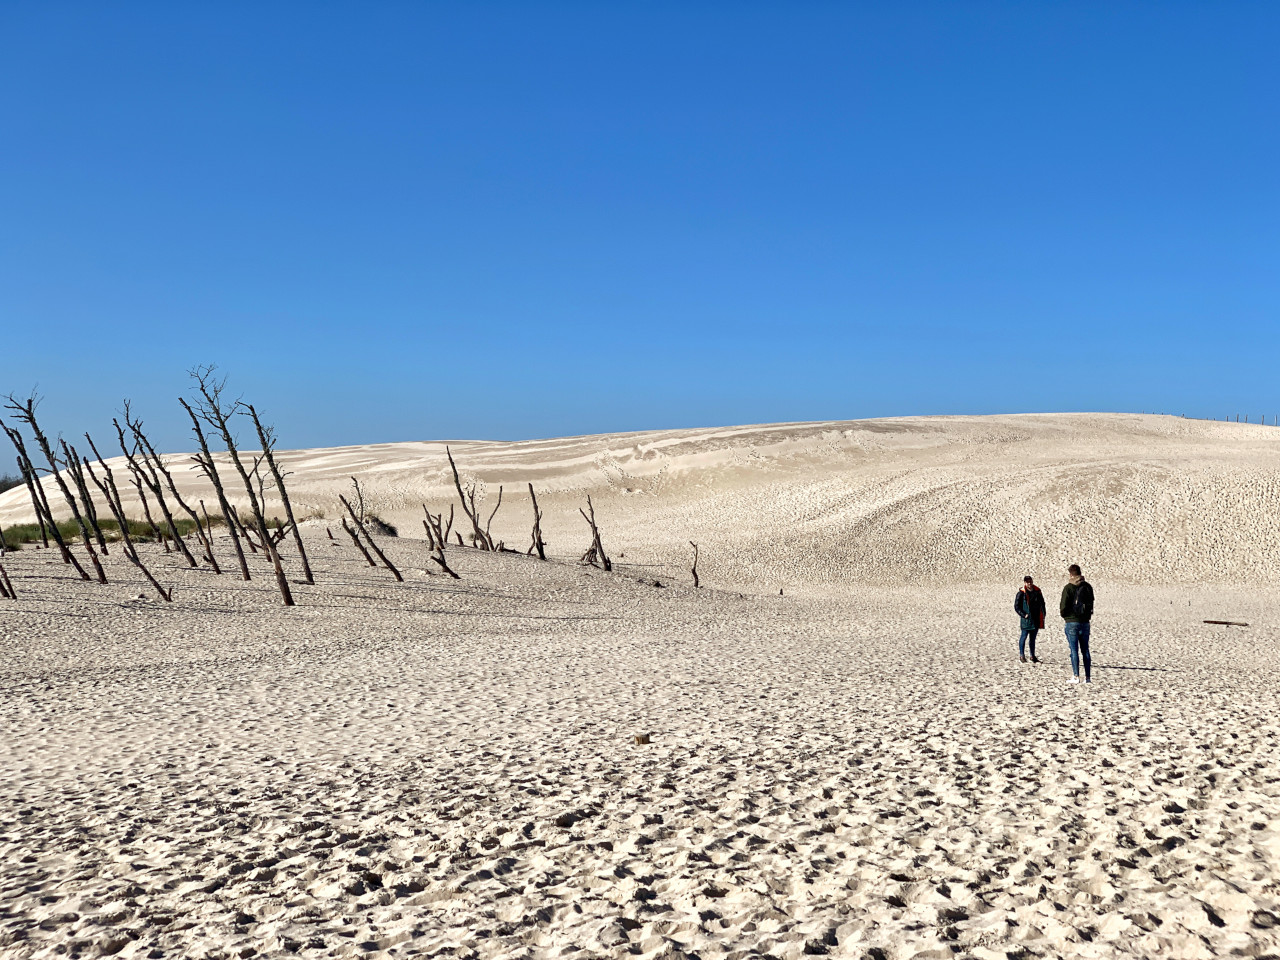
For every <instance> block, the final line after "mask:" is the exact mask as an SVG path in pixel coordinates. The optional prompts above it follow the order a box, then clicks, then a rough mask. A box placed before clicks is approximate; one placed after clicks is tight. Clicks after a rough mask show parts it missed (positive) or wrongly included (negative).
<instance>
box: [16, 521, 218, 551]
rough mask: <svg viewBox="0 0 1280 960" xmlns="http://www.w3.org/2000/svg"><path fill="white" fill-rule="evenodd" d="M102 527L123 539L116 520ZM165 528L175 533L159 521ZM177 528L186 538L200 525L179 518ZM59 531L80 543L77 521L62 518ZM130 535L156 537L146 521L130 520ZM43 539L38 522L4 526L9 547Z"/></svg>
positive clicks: (112, 536) (107, 533) (141, 539)
mask: <svg viewBox="0 0 1280 960" xmlns="http://www.w3.org/2000/svg"><path fill="white" fill-rule="evenodd" d="M209 519H210V522H211V523H212V524H213V525H214V526H218V525H219V524H221V523H222V518H221V517H210V518H209ZM98 526H100V527H102V533H103V536H105V537H106V538H107V540H109V541H116V540H120V539H122V538H121V536H120V524H118V523H116V522H115V521H114V520H106V519H103V518H99V519H98ZM157 526H159V527H160V529H161V530H164V531H165V532H166V533H167V534H168V535H169V536H173V530H172V528H170V527H169V525H168V524H167V523H160V524H157ZM174 526H175V527H176V528H177V532H178V536H180V537H185V536H186V535H187V534H189V533H195V530H196V525H195V524H194V523H193V522H192V521H190V520H185V519H184V520H177V521H176V522H175V524H174ZM58 532H59V533H61V534H62V539H64V540H66V541H67V542H68V543H72V542H79V540H80V527H79V526H77V524H76V522H75V521H74V520H59V521H58ZM129 536H130V537H132V538H133V541H134V543H149V542H151V541H152V540H154V539H155V536H154V535H153V534H152V532H151V527H150V526H149V525H148V524H147V522H146V521H145V520H130V521H129ZM39 542H40V526H39V524H35V523H15V524H14V525H13V526H11V527H5V528H4V547H5V549H6V550H20V549H22V545H23V544H24V543H39Z"/></svg>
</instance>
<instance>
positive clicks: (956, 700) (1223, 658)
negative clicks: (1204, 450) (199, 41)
mask: <svg viewBox="0 0 1280 960" xmlns="http://www.w3.org/2000/svg"><path fill="white" fill-rule="evenodd" d="M608 534H609V530H608V528H606V535H608ZM312 543H313V550H314V552H315V553H317V554H319V555H320V558H319V559H318V560H317V563H316V567H317V574H318V579H319V581H320V585H319V586H317V587H314V588H309V587H297V588H295V589H296V591H297V593H298V596H299V601H300V604H301V605H300V606H299V607H297V608H295V609H292V610H286V609H283V608H281V607H279V606H278V605H277V600H276V599H275V598H274V597H273V595H272V592H271V583H270V580H269V578H268V577H267V576H266V571H265V569H263V568H262V567H261V564H259V566H258V568H256V569H257V570H258V576H257V578H256V579H255V580H254V581H253V582H252V583H251V584H242V583H240V582H238V581H236V580H233V579H232V578H231V577H228V576H223V577H214V576H212V575H211V574H209V573H208V572H206V571H197V572H188V571H184V570H180V569H179V568H178V567H177V566H176V565H175V564H174V562H173V559H172V558H163V557H158V556H157V557H153V559H154V561H155V563H156V565H157V567H158V568H159V569H160V570H161V571H162V573H163V575H164V577H165V579H166V580H168V581H170V582H173V583H175V584H176V585H177V595H176V602H175V603H174V604H172V605H165V604H161V603H158V602H153V601H150V600H135V599H131V597H134V596H136V595H137V594H139V593H140V592H141V587H140V585H139V584H137V583H136V582H129V579H128V578H129V577H130V575H129V573H128V571H127V570H126V569H125V568H124V567H123V566H122V565H121V564H120V563H119V560H118V558H114V559H113V562H112V564H111V566H110V569H111V571H112V574H113V576H115V577H119V578H120V582H118V583H115V584H113V585H111V586H109V587H107V588H102V587H97V586H93V585H88V584H81V583H79V582H76V581H72V580H70V579H68V578H67V576H66V573H65V568H64V567H62V566H61V565H60V564H57V563H55V562H52V561H51V558H50V556H49V555H48V554H47V553H45V552H43V551H24V552H23V553H21V554H19V555H17V556H11V557H10V559H9V561H8V563H9V568H10V571H11V574H12V575H13V576H14V580H15V583H16V585H17V586H18V587H19V589H20V590H21V591H22V595H21V597H20V598H19V600H18V601H17V602H4V601H0V652H2V653H3V657H2V658H0V675H2V678H3V683H2V685H0V690H2V692H0V727H2V733H0V804H2V806H0V809H2V810H3V811H4V817H3V822H2V823H0V858H2V860H3V863H4V864H5V866H4V868H3V875H2V880H0V955H3V956H5V957H15V958H16V957H45V956H50V957H52V956H71V955H80V956H94V955H102V954H115V955H117V956H122V957H162V956H163V957H174V958H178V957H248V956H253V955H261V956H279V955H285V954H291V953H292V954H297V955H299V956H304V957H307V956H312V957H322V956H378V955H387V956H459V957H485V958H488V957H513V958H514V957H561V956H581V957H611V956H617V957H621V956H643V957H680V956H695V955H696V956H698V957H702V958H711V957H747V956H762V955H772V956H776V957H794V956H798V955H800V954H803V953H811V954H814V953H816V954H821V953H829V954H831V955H834V956H850V957H873V958H895V960H896V958H907V957H918V958H926V957H937V958H948V957H953V956H955V957H981V958H996V957H1030V956H1046V957H1056V956H1085V957H1095V956H1096V957H1112V956H1134V957H1154V956H1161V957H1207V956H1216V955H1232V954H1236V955H1244V956H1249V955H1264V954H1267V953H1270V952H1276V951H1280V943H1278V941H1280V928H1278V925H1280V904H1278V902H1277V901H1278V900H1280V890H1278V889H1277V876H1278V874H1277V870H1276V866H1277V856H1278V855H1280V832H1278V831H1277V827H1276V823H1277V814H1278V813H1280V800H1278V799H1277V792H1278V791H1280V772H1277V771H1280V766H1278V765H1277V761H1278V760H1280V757H1278V756H1277V752H1278V747H1277V737H1276V725H1275V717H1276V716H1277V706H1280V704H1278V703H1277V691H1278V690H1280V683H1278V680H1280V654H1277V643H1276V641H1277V639H1278V638H1280V631H1278V630H1277V626H1276V624H1275V622H1274V621H1273V619H1272V618H1271V615H1270V613H1269V611H1270V610H1273V609H1275V607H1274V602H1275V600H1276V599H1277V597H1276V595H1275V592H1274V591H1273V590H1271V589H1270V588H1252V589H1246V588H1243V587H1231V586H1215V587H1208V586H1205V587H1199V586H1197V587H1180V588H1175V587H1154V586H1150V587H1137V586H1118V585H1116V584H1114V583H1109V582H1107V581H1106V580H1105V579H1100V578H1097V577H1095V578H1094V581H1095V586H1096V587H1097V591H1098V598H1099V600H1098V603H1099V615H1098V617H1097V620H1096V621H1095V627H1094V656H1095V663H1096V682H1095V683H1094V684H1092V685H1091V686H1088V687H1085V686H1083V685H1081V686H1077V687H1072V686H1068V685H1067V684H1066V683H1065V679H1066V676H1067V668H1066V651H1065V642H1064V641H1063V639H1062V637H1061V631H1060V627H1059V625H1058V622H1057V620H1056V618H1051V624H1050V629H1048V630H1047V631H1046V632H1045V633H1044V634H1043V635H1042V639H1041V643H1040V650H1041V655H1042V656H1043V658H1044V661H1045V662H1044V663H1042V664H1040V665H1038V666H1030V665H1027V666H1023V665H1020V664H1018V663H1017V662H1016V657H1015V652H1016V650H1015V647H1016V626H1017V622H1016V618H1015V617H1014V615H1013V613H1012V610H1011V609H1010V607H1011V602H1012V595H1013V589H1014V586H1016V584H1006V583H1000V584H994V583H989V584H982V583H978V584H958V585H954V586H946V587H938V586H926V585H923V584H921V585H919V586H915V587H906V586H903V587H879V588H873V587H868V586H853V585H851V586H848V587H845V588H841V589H839V590H835V589H832V590H828V591H826V595H821V596H820V595H817V594H815V595H812V596H808V597H792V596H790V595H787V596H782V597H779V596H777V595H776V592H773V593H769V594H766V593H764V591H763V588H762V589H761V590H760V591H757V592H754V593H753V592H750V591H747V590H743V591H742V594H741V595H740V593H739V592H738V590H737V589H736V588H735V589H723V590H714V589H711V590H701V591H695V590H693V589H692V587H691V586H689V585H688V583H687V577H685V578H684V582H674V581H671V580H669V578H668V574H667V573H663V572H659V573H658V576H659V579H660V580H661V582H662V583H663V586H662V587H661V588H659V587H656V586H654V585H652V578H653V577H654V575H655V573H654V570H653V569H652V568H639V567H633V568H627V567H626V566H625V562H624V565H623V566H622V567H621V569H620V570H619V572H617V573H615V574H614V575H604V574H602V573H599V572H596V571H585V570H583V569H582V568H580V567H577V566H575V565H572V564H569V563H564V562H561V563H548V564H542V563H538V562H536V561H534V560H530V559H527V558H524V557H516V556H510V555H507V556H493V555H484V554H479V553H476V552H474V551H471V550H465V551H464V550H458V549H456V550H454V551H453V552H452V555H451V559H452V560H453V561H454V562H455V563H456V565H457V567H458V568H459V570H460V572H461V573H462V574H463V575H464V578H465V579H464V580H462V581H461V582H457V583H455V582H452V581H447V580H445V579H444V578H442V577H433V576H428V575H427V574H426V573H425V570H424V567H425V564H426V555H425V552H424V550H423V546H422V544H421V543H418V542H413V541H408V540H388V541H386V544H385V546H386V549H387V550H388V552H389V554H390V555H391V556H392V557H393V559H395V560H397V561H398V562H399V563H400V564H401V565H402V566H403V567H404V568H405V570H406V575H407V578H408V582H406V583H405V584H396V583H394V582H392V581H391V580H390V578H389V577H388V576H387V575H386V573H385V571H373V570H370V569H369V568H368V567H367V566H364V565H363V561H362V560H360V559H359V558H358V557H357V556H356V555H355V553H354V549H353V548H352V547H351V546H350V545H349V544H346V545H344V544H340V543H330V542H329V541H327V540H326V539H325V538H324V536H323V533H321V534H320V535H319V537H315V536H314V535H313V536H312ZM223 546H224V548H225V545H223ZM625 546H626V545H625V543H620V542H617V538H615V545H614V549H625ZM566 552H568V551H566ZM1041 579H1042V580H1045V581H1046V582H1047V584H1048V585H1049V586H1050V587H1053V586H1056V584H1055V583H1053V581H1052V580H1051V578H1050V577H1049V575H1048V573H1045V574H1042V576H1041ZM713 584H714V578H713ZM714 585H718V586H720V587H722V588H726V587H729V586H730V585H729V584H726V583H724V582H723V581H722V582H719V583H718V584H714ZM1228 617H1230V618H1233V619H1234V618H1235V617H1241V618H1242V619H1247V620H1249V622H1250V623H1251V626H1250V627H1248V628H1247V629H1240V628H1233V629H1225V628H1221V627H1218V628H1213V627H1207V626H1205V625H1203V624H1202V623H1200V621H1201V620H1203V619H1206V618H1228ZM637 734H649V735H650V737H651V743H649V744H648V745H638V744H636V743H635V740H634V738H635V736H636V735H637Z"/></svg>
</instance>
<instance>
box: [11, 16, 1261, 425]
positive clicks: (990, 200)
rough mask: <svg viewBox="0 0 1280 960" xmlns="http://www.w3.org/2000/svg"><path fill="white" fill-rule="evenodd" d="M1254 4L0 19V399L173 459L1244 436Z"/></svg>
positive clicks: (1254, 147) (1252, 249)
mask: <svg viewBox="0 0 1280 960" xmlns="http://www.w3.org/2000/svg"><path fill="white" fill-rule="evenodd" d="M1277 49H1280V6H1277V5H1275V4H1272V3H1230V4H1212V3H1178V2H1160V3H1155V2H1153V3H1125V2H1106V3H1048V2H1046V3H1025V2H1018V3H981V2H972V3H953V2H947V3H925V2H903V3H888V2H886V3H875V4H872V3H867V4H858V3H803V2H794V0H792V2H785V3H783V2H778V3H752V2H742V3H738V2H735V3H696V2H687V3H661V2H657V3H651V2H646V3H624V2H613V3H600V2H597V3H537V2H532V0H527V2H522V3H510V4H501V3H483V2H470V3H456V4H432V3H405V4H397V3H372V4H369V3H363V4H357V3H349V4H337V3H305V4H304V3H296V4H295V3H286V2H274V3H243V4H237V3H233V2H218V3H205V4H202V3H181V4H170V3H154V4H138V3H133V4H131V3H116V4H100V3H92V4H89V3H86V4H74V3H57V2H38V3H24V2H20V0H9V2H7V3H5V4H3V5H2V6H0V89H2V90H3V92H4V95H3V97H0V130H2V131H3V133H2V134H0V143H2V144H3V148H2V149H0V389H3V390H4V391H6V392H7V391H9V390H16V391H26V390H28V389H30V388H31V387H32V386H33V385H38V386H39V389H40V390H41V392H42V393H44V394H45V395H46V396H47V400H46V402H45V405H44V407H43V410H44V411H45V415H46V418H47V419H48V422H49V426H50V427H51V428H53V429H55V430H56V429H60V430H65V431H67V432H68V433H70V434H78V433H79V432H81V431H82V430H84V429H93V430H98V431H102V430H103V429H104V427H105V425H106V424H108V423H109V421H110V417H111V415H112V413H113V411H115V410H116V409H118V407H119V403H120V400H121V398H122V397H125V396H128V397H131V398H132V399H133V401H134V403H135V406H136V408H137V409H138V410H139V411H140V412H141V413H142V415H143V416H144V417H145V419H146V420H147V422H148V423H149V424H150V425H151V427H152V429H153V431H154V432H155V433H156V436H157V439H159V440H160V441H161V443H162V444H163V445H164V446H166V447H167V448H170V449H178V448H185V447H186V446H188V440H187V438H186V432H185V428H184V426H183V424H182V421H181V418H180V416H179V414H180V413H181V411H180V409H179V408H178V406H177V404H176V402H175V397H176V396H177V395H178V394H179V393H181V392H183V391H185V390H186V389H187V384H186V380H185V371H186V370H187V369H188V368H189V367H191V366H193V365H195V364H198V363H217V364H218V365H219V366H220V367H221V369H222V370H224V371H225V372H226V373H228V374H229V375H230V377H231V382H232V385H233V386H234V387H235V388H237V389H238V390H241V391H243V392H244V393H245V395H246V396H247V397H248V398H249V399H251V400H252V401H253V402H254V403H255V404H256V405H257V406H258V407H259V408H260V409H261V410H262V411H263V412H264V413H266V414H267V415H268V416H269V417H270V418H271V419H272V420H274V421H275V422H276V423H277V425H278V427H279V430H280V433H281V437H282V442H283V444H284V445H286V446H302V445H325V444H339V443H358V442H374V441H384V440H401V439H434V438H461V437H485V438H512V439H514V438H523V437H534V436H552V435H562V434H575V433H590V432H603V431H611V430H635V429H645V428H651V427H654V428H656V427H674V426H695V425H711V424H730V423H746V422H766V421H780V420H815V419H828V418H833V419H834V418H856V417H875V416H893V415H901V414H935V413H941V414H945V413H999V412H1020V411H1052V410H1133V411H1138V410H1149V411H1150V410H1157V411H1167V412H1176V413H1186V414H1188V415H1200V416H1214V415H1217V416H1221V415H1224V414H1228V413H1232V414H1234V413H1237V412H1240V413H1244V412H1250V413H1253V414H1255V415H1256V414H1261V413H1264V412H1265V413H1267V414H1268V415H1271V414H1273V413H1280V396H1277V391H1276V387H1275V384H1276V377H1275V374H1274V370H1275V367H1276V363H1277V361H1278V360H1280V324H1277V308H1278V307H1280V269H1277V268H1278V266H1280V263H1278V260H1280V256H1278V255H1280V178H1278V176H1277V173H1276V171H1277V170H1280V149H1278V148H1280V119H1278V118H1280V111H1277V109H1276V107H1275V99H1276V91H1277V90H1280V57H1277V56H1276V54H1275V51H1276V50H1277Z"/></svg>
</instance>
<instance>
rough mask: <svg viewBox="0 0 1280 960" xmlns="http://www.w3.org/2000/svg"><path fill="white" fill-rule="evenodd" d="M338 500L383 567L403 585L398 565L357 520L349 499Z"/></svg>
mask: <svg viewBox="0 0 1280 960" xmlns="http://www.w3.org/2000/svg"><path fill="white" fill-rule="evenodd" d="M338 499H339V500H340V501H342V505H343V506H344V507H346V508H347V513H348V514H350V515H351V519H352V520H354V521H355V524H356V529H357V530H359V531H360V532H361V533H362V534H364V538H365V540H366V541H368V544H369V546H370V547H371V548H373V552H374V553H376V554H377V555H378V559H379V560H381V561H382V565H383V566H384V567H386V568H387V569H388V570H390V571H391V574H392V576H394V577H395V578H396V579H397V580H398V581H400V582H401V583H403V582H404V577H402V576H401V575H400V571H399V570H397V569H396V565H395V564H394V563H392V562H391V561H390V560H388V559H387V555H386V554H385V553H383V552H382V549H381V548H380V547H379V546H378V544H377V543H375V542H374V539H373V537H371V536H369V531H368V530H366V529H365V527H364V524H363V523H361V522H360V520H359V519H357V517H356V512H355V510H353V509H352V508H351V504H350V503H348V502H347V498H346V497H344V496H343V495H342V494H338Z"/></svg>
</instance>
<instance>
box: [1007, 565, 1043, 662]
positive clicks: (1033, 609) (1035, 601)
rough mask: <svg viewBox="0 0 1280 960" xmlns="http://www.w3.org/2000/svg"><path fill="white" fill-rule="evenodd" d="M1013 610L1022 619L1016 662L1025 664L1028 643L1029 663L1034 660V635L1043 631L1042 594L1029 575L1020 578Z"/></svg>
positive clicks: (1035, 660)
mask: <svg viewBox="0 0 1280 960" xmlns="http://www.w3.org/2000/svg"><path fill="white" fill-rule="evenodd" d="M1013 610H1014V612H1015V613H1017V615H1018V616H1019V617H1021V618H1022V633H1020V634H1019V635H1018V660H1020V661H1021V662H1022V663H1026V662H1027V645H1028V641H1030V646H1031V662H1032V663H1039V662H1040V661H1039V660H1037V659H1036V634H1037V633H1039V632H1040V631H1041V630H1043V629H1044V594H1043V593H1041V592H1040V588H1039V587H1037V586H1036V585H1035V581H1033V580H1032V579H1031V576H1030V575H1027V576H1025V577H1023V578H1022V589H1021V590H1019V591H1018V592H1017V593H1016V594H1015V595H1014V598H1013Z"/></svg>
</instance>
